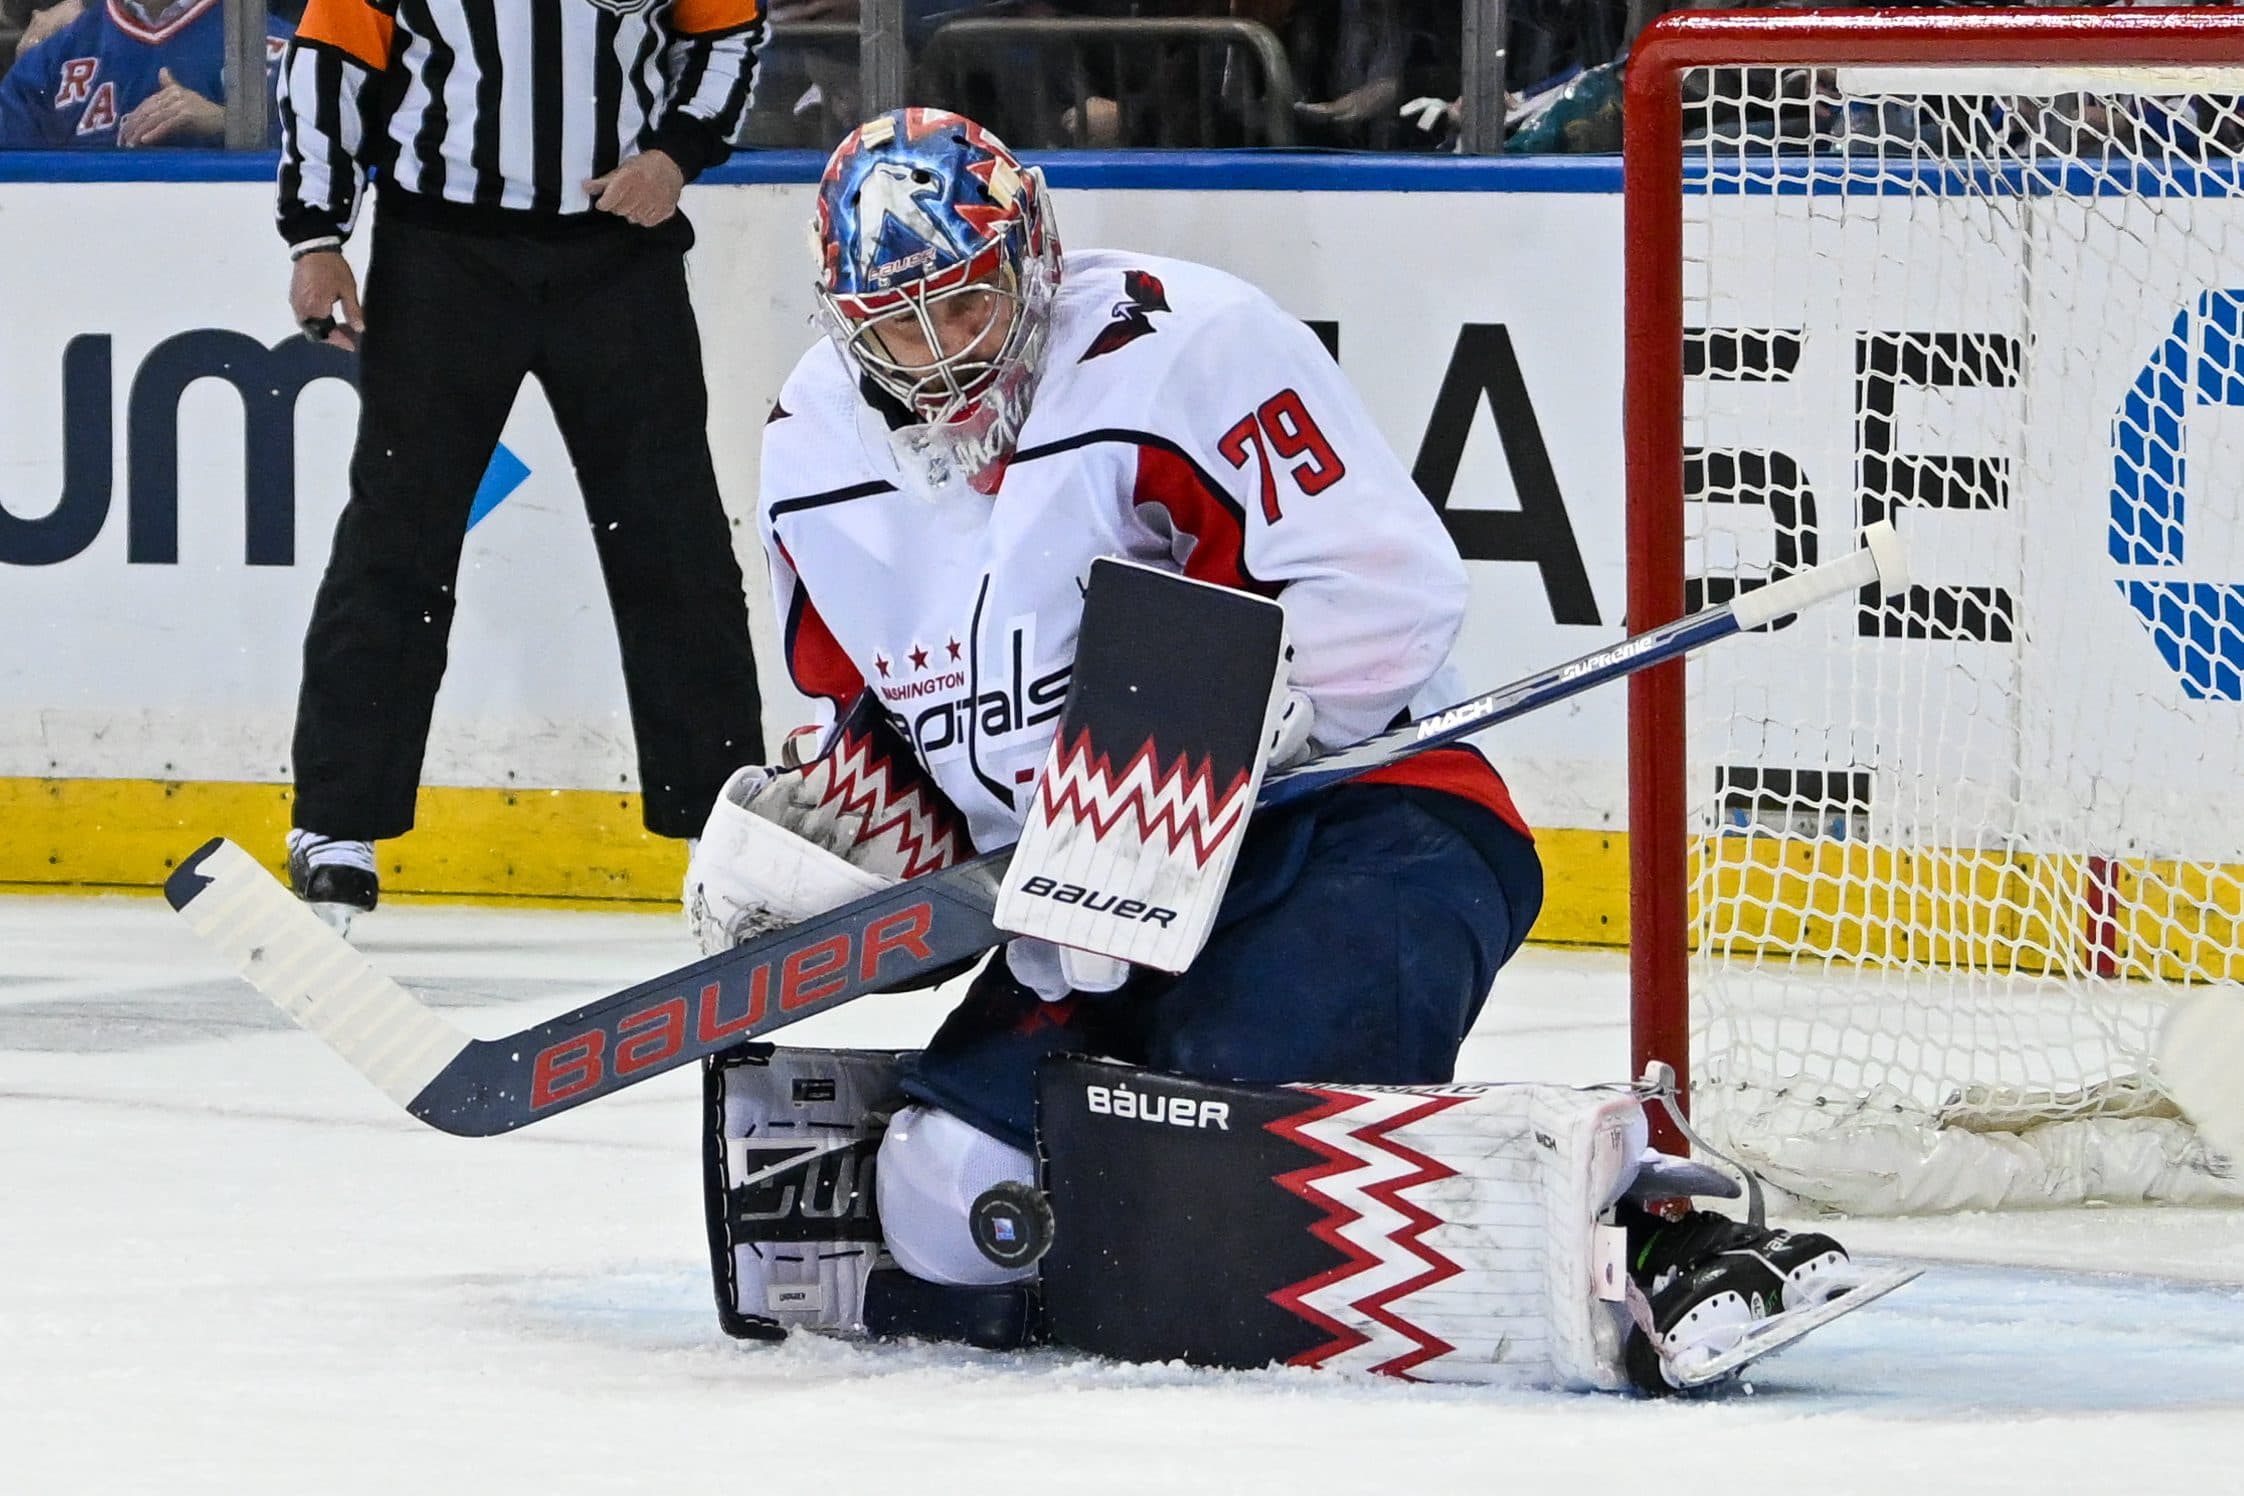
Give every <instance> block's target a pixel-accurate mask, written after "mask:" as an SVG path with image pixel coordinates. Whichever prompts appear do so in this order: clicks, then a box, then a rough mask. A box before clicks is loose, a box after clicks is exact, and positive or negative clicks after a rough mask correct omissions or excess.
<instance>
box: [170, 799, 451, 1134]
mask: <svg viewBox="0 0 2244 1496" xmlns="http://www.w3.org/2000/svg"><path fill="white" fill-rule="evenodd" d="M164 897H165V898H166V899H167V900H169V901H170V903H171V907H172V908H174V909H176V910H178V911H179V914H180V917H181V918H183V919H185V920H186V921H187V924H188V926H189V927H190V928H191V929H193V930H194V932H195V933H196V934H197V935H199V936H201V937H202V938H203V941H204V943H205V944H207V945H209V946H210V947H211V948H212V949H214V950H216V951H217V952H218V953H219V954H220V955H223V956H225V957H226V958H227V959H228V960H229V961H231V962H232V963H233V965H234V969H235V970H236V971H238V972H240V973H241V974H242V976H243V977H244V978H246V979H247V980H248V982H249V984H250V985H251V986H252V987H255V988H256V989H257V990H258V991H259V992H262V993H264V994H265V996H266V997H267V998H269V999H271V1000H272V1003H273V1006H274V1007H276V1008H279V1009H280V1010H281V1011H282V1012H283V1013H286V1014H287V1015H288V1016H289V1017H290V1018H291V1019H293V1020H295V1021H296V1022H297V1023H298V1024H299V1025H301V1026H302V1027H304V1028H306V1029H309V1030H310V1031H311V1032H312V1033H314V1034H317V1035H318V1036H319V1037H320V1038H321V1039H323V1040H324V1041H326V1043H327V1046H328V1048H330V1049H332V1050H334V1051H335V1052H336V1053H337V1054H339V1055H341V1056H342V1057H343V1058H344V1059H346V1060H348V1061H349V1062H350V1063H351V1066H352V1068H353V1069H355V1070H357V1071H358V1073H359V1074H361V1075H363V1076H365V1077H366V1078H367V1079H368V1080H370V1081H372V1082H373V1083H374V1084H375V1085H376V1086H377V1087H379V1088H380V1089H381V1091H382V1093H383V1094H384V1095H386V1096H388V1097H389V1098H390V1099H391V1100H392V1101H395V1102H396V1103H398V1105H400V1106H408V1105H410V1104H411V1103H412V1101H413V1099H414V1098H415V1097H416V1096H418V1095H420V1093H421V1091H422V1090H423V1088H425V1087H426V1086H427V1085H428V1083H429V1082H430V1081H431V1080H433V1079H435V1078H436V1076H437V1074H438V1073H439V1072H440V1071H442V1070H443V1069H444V1068H445V1066H447V1065H449V1064H450V1063H452V1061H453V1060H455V1059H457V1058H458V1057H459V1055H460V1053H461V1052H462V1051H463V1050H465V1049H466V1048H467V1047H468V1045H469V1043H470V1042H471V1041H470V1040H469V1039H468V1036H467V1035H465V1034H463V1033H461V1032H460V1031H459V1030H458V1029H456V1028H454V1027H453V1026H452V1025H451V1024H449V1023H447V1022H445V1021H444V1020H443V1019H442V1018H439V1017H438V1016H437V1015H436V1014H435V1013H433V1012H431V1011H430V1010H429V1008H428V1006H427V1005H426V1004H424V1003H423V1002H422V1001H421V1000H420V999H419V998H417V997H415V996H413V994H412V993H410V992H407V991H406V990H405V989H404V988H403V987H400V986H398V985H397V983H395V982H393V981H391V980H390V979H389V978H388V977H385V976H383V975H382V974H381V973H380V972H378V971H376V970H375V969H374V967H373V965H372V963H370V962H369V961H368V960H367V959H366V958H365V957H364V956H362V955H360V954H359V953H358V952H357V951H356V950H354V949H352V947H351V946H350V945H349V943H347V942H346V941H345V940H344V939H343V937H342V936H340V935H338V934H336V933H335V931H334V930H333V929H332V928H330V927H329V926H328V924H327V922H326V921H325V920H323V919H321V918H320V917H319V916H318V915H317V914H314V913H313V912H312V910H311V908H310V906H308V905H306V904H305V903H304V902H303V901H301V900H300V899H298V898H297V897H296V895H294V894H292V893H290V892H289V891H288V890H287V889H286V888H284V887H282V886H281V883H280V881H279V880H278V879H276V878H274V877H273V875H272V874H271V873H268V872H266V871H265V869H264V868H262V867H260V866H259V865H258V863H257V859H255V858H254V857H251V856H250V855H249V854H248V853H247V852H244V851H243V850H242V849H241V848H240V847H238V846H236V845H234V844H233V843H232V842H230V841H227V840H226V839H225V838H223V837H220V838H218V839H217V840H215V841H211V842H206V843H205V844H204V845H203V846H202V847H201V848H199V849H198V850H197V851H196V852H195V854H194V855H193V856H191V857H189V858H188V859H187V860H186V861H184V862H182V863H181V864H180V865H179V869H178V871H176V872H174V873H173V874H172V875H171V877H170V878H168V879H166V880H165V883H164Z"/></svg>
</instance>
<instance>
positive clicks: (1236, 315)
mask: <svg viewBox="0 0 2244 1496" xmlns="http://www.w3.org/2000/svg"><path fill="white" fill-rule="evenodd" d="M1053 316H1054V325H1053V329H1052V336H1051V339H1050V342H1049V344H1048V345H1047V351H1046V355H1045V360H1046V361H1045V369H1044V373H1043V376H1042V379H1041V381H1040V383H1039V384H1038V386H1037V389H1036V394H1035V400H1034V403H1033V404H1032V406H1031V408H1030V411H1029V415H1028V419H1027V421H1026V423H1025V424H1024V426H1023V427H1022V430H1021V433H1020V438H1019V442H1018V446H1017V449H1016V451H1015V453H1014V455H1013V457H1012V459H1011V460H1010V462H1009V463H1008V465H1007V466H1006V467H1005V468H1004V471H1003V475H1002V479H1001V481H1000V482H999V483H998V485H997V487H996V490H995V492H994V493H992V494H989V495H984V494H982V493H979V492H975V491H974V490H973V489H971V488H969V487H967V486H966V485H965V484H956V485H952V486H951V487H950V488H948V489H946V490H945V491H943V492H941V493H930V492H928V491H927V490H926V488H925V486H924V484H922V483H920V482H918V481H917V480H916V479H915V477H914V476H913V475H912V474H910V473H909V472H907V470H906V469H905V468H904V467H903V466H902V465H900V464H899V462H898V461H897V459H896V457H895V455H894V453H893V451H892V449H891V447H890V444H889V441H888V435H887V426H886V422H885V421H884V419H883V417H882V416H881V414H880V413H879V412H878V411H876V410H874V409H873V408H872V407H871V406H870V405H869V404H868V403H867V402H866V400H865V398H864V397H863V396H862V395H861V394H860V393H859V391H858V386H857V381H856V379H855V377H854V375H853V374H852V372H851V370H850V369H849V367H848V365H847V364H846V363H845V361H844V360H843V359H842V357H841V355H840V353H839V352H837V351H836V350H835V348H834V347H833V346H832V345H831V344H830V343H821V344H819V346H817V347H816V348H813V349H812V350H811V351H810V352H809V353H807V354H805V355H804V356H803V358H802V360H801V362H800V363H798V364H797V365H796V366H795V370H794V372H793V373H792V374H791V375H790V376H789V377H788V380H787V383H786V384H785V386H784V387H783V388H782V390H781V392H780V396H779V402H778V404H777V405H776V406H775V407H774V408H773V410H772V412H771V417H770V421H769V423H768V424H767V425H766V426H765V428H764V445H763V485H762V488H763V491H762V495H761V502H760V504H759V506H758V510H759V519H760V523H761V527H762V532H763V540H764V547H765V551H766V554H767V556H768V557H769V560H770V563H771V576H772V587H773V591H774V593H775V599H776V603H777V610H778V616H779V618H780V620H781V626H782V629H783V634H784V640H785V648H786V652H787V664H788V669H789V671H790V673H791V674H792V676H793V678H794V681H795V684H796V685H797V687H798V688H799V689H801V690H802V691H803V692H805V693H806V694H808V695H811V696H813V697H822V698H825V699H826V700H828V701H831V702H833V703H834V704H835V707H836V708H837V709H841V708H845V707H846V706H847V705H848V704H849V703H850V702H852V701H853V700H855V698H856V697H857V695H858V694H859V692H861V691H866V690H869V691H871V692H873V693H875V695H877V697H878V698H879V700H880V701H881V702H882V704H883V705H884V706H885V707H886V709H887V711H888V713H889V715H890V717H891V719H892V720H894V721H895V722H896V723H897V724H898V725H899V726H900V728H901V729H902V730H903V732H904V733H905V735H906V736H907V737H909V738H910V740H911V741H912V743H913V744H914V745H915V746H916V747H917V749H918V752H919V756H920V758H921V760H922V761H923V762H924V763H925V764H926V766H927V768H928V771H929V773H930V774H932V775H933V777H934V778H935V780H936V782H937V783H938V784H939V785H940V786H941V787H942V789H943V790H944V792H945V793H946V794H948V795H949V797H950V799H951V800H952V801H953V802H954V803H955V804H956V805H957V806H958V807H959V809H960V810H961V811H962V812H963V813H964V814H965V816H966V819H967V824H968V828H969V831H970V834H971V835H972V838H973V840H974V843H975V845H976V847H977V848H980V849H982V850H987V849H989V848H992V847H996V846H1002V845H1004V844H1006V843H1008V842H1011V841H1012V840H1014V838H1015V837H1016V836H1017V835H1018V833H1019V830H1020V826H1021V822H1022V819H1023V817H1024V816H1025V815H1026V813H1027V809H1028V805H1029V798H1030V790H1031V788H1032V786H1033V785H1034V783H1035V780H1036V777H1037V775H1038V774H1039V773H1040V772H1041V770H1042V767H1043V764H1044V757H1045V752H1046V749H1047V747H1048V745H1049V743H1050V741H1051V737H1052V733H1053V730H1054V727H1055V725H1056V724H1057V721H1058V718H1059V715H1060V710H1061V707H1062V705H1063V704H1064V703H1065V700H1066V697H1067V688H1068V680H1069V673H1070V663H1071V661H1072V660H1073V659H1074V656H1075V641H1076V629H1077V625H1078V623H1079V620H1080V617H1081V613H1082V603H1083V592H1082V589H1083V587H1084V586H1085V584H1086V581H1087V578H1088V572H1089V568H1090V564H1091V562H1092V561H1093V560H1094V559H1096V558H1098V557H1100V556H1121V557H1127V558H1129V559H1131V560H1134V561H1141V562H1145V563H1148V564H1151V565H1156V566H1161V567H1165V568H1168V569H1170V570H1174V571H1178V572H1182V573H1184V574H1185V575H1187V576H1191V577H1194V578H1198V579H1200V580H1204V581H1212V582H1220V583H1223V584H1225V585H1227V586H1233V587H1240V588H1246V589H1251V590H1254V591H1258V592H1261V593H1263V594H1265V595H1268V596H1274V597H1276V598H1277V599H1278V601H1279V603H1280V604H1281V605H1282V606H1283V607H1284V608H1285V611H1286V627H1287V634H1288V638H1289V639H1290V641H1291V643H1292V645H1293V651H1294V657H1293V671H1292V683H1293V685H1294V688H1295V689H1297V690H1299V691H1301V692H1302V693H1304V694H1305V695H1306V696H1308V697H1309V699H1310V701H1311V702H1312V704H1313V705H1314V706H1315V709H1316V716H1315V722H1314V726H1313V730H1312V741H1313V743H1314V744H1315V746H1316V747H1317V748H1319V749H1329V748H1334V747H1339V746H1342V745H1345V744H1348V743H1353V742H1356V741H1358V740H1360V739H1362V738H1365V737H1368V736H1370V735H1371V734H1372V733H1374V732H1377V731H1379V730H1381V729H1383V728H1385V727H1387V726H1388V725H1390V724H1391V723H1392V722H1393V721H1394V720H1395V719H1396V717H1397V715H1398V714H1399V713H1401V712H1403V711H1404V710H1405V708H1406V707H1409V706H1411V705H1412V704H1413V702H1414V698H1417V697H1418V696H1419V695H1420V692H1421V690H1422V688H1424V687H1425V686H1426V685H1427V684H1428V682H1429V681H1430V680H1431V679H1433V677H1434V676H1435V673H1436V672H1437V670H1441V667H1442V666H1443V664H1444V662H1445V661H1446V659H1447V657H1448V654H1449V651H1450V647H1451V645H1452V643H1453V642H1454V641H1455V639H1456V636H1457V629H1458V624H1459V622H1460V620H1461V619H1462V617H1463V615H1464V610H1465V568H1464V563H1463V562H1462V561H1461V560H1460V559H1459V557H1458V554H1457V547H1456V545H1455V544H1454V543H1453V542H1452V541H1451V540H1450V538H1449V534H1448V532H1447V531H1446V530H1445V529H1443V527H1442V524H1441V520H1440V517H1439V516H1438V515H1437V514H1436V513H1435V512H1434V509H1433V506H1432V505H1430V504H1429V503H1428V502H1427V501H1426V499H1425V497H1424V495H1422V494H1421V493H1420V492H1419V491H1418V489H1417V487H1416V486H1415V485H1414V484H1413V483H1412V482H1411V480H1410V476H1409V474H1408V473H1407V472H1405V471H1404V469H1403V467H1402V464H1401V463H1400V462H1399V461H1398V460H1397V458H1396V457H1395V454H1394V453H1393V452H1392V451H1391V450H1389V448H1388V446H1387V443H1386V440H1385V438H1383V437H1382V436H1381V435H1380V434H1379V431H1378V429H1377V428H1376V427H1375V426H1374V425H1373V424H1372V421H1371V418H1370V417H1369V415H1368V414H1366V412H1365V411H1364V408H1363V404H1362V402H1361V401H1360V400H1359V399H1358V398H1357V396H1356V393H1355V391H1354V389H1352V388H1351V387H1350V386H1349V384H1348V382H1347V380H1346V379H1345V378H1344V377H1343V376H1342V375H1341V373H1340V370H1339V369H1338V368H1337V367H1336V366H1335V365H1334V363H1333V361H1332V359H1331V358H1330V357H1329V356H1328V355H1327V354H1326V352H1325V350H1324V348H1323V347H1322V346H1321V345H1320V344H1319V343H1318V342H1317V340H1316V338H1315V336H1314V335H1313V334H1312V333H1310V331H1309V330H1308V329H1307V328H1305V327H1304V326H1302V324H1301V323H1300V322H1298V321H1296V320H1295V319H1294V318H1292V317H1291V316H1289V315H1287V314H1286V313H1285V312H1284V311H1283V310H1282V309H1280V308H1279V307H1278V305H1277V304H1276V303H1275V302H1273V301H1271V300H1270V298H1269V297H1268V296H1266V295H1264V294H1263V293H1262V292H1261V291H1259V290H1257V289H1256V288H1255V287H1253V286H1251V285H1249V284H1247V283H1246V282H1244V281H1241V280H1239V279H1238V278H1236V277H1234V276H1231V275H1227V274H1225V273H1224V272H1222V271H1219V270H1215V269H1211V268H1209V267H1208V266H1205V265H1196V264H1190V263H1187V262H1184V261H1180V260H1168V259H1160V258H1157V257H1154V256H1149V255H1134V254H1123V253H1119V252H1116V251H1110V250H1087V251H1081V252H1077V253H1071V254H1069V255H1068V256H1067V257H1066V261H1065V270H1064V275H1063V277H1062V280H1061V284H1060V289H1059V294H1058V298H1057V304H1056V306H1055V309H1054V313H1053ZM1176 657H1177V667H1178V668H1179V669H1183V670H1189V669H1191V668H1192V641H1191V640H1189V639H1179V640H1177V641H1176ZM1442 673H1443V674H1444V675H1447V674H1449V672H1447V671H1443V672H1442ZM1449 704H1451V702H1450V701H1449V700H1435V701H1424V702H1419V703H1417V705H1418V707H1419V709H1420V710H1431V709H1433V708H1436V707H1440V706H1446V705H1449ZM1367 777H1370V778H1374V779H1378V780H1381V781H1384V782H1390V783H1405V784H1418V785H1423V786H1427V787H1430V788H1436V789H1442V790H1447V791H1449V792H1451V793H1455V794H1460V795H1463V796H1465V797H1466V798H1468V799H1471V800H1474V801H1477V802H1479V803H1481V804H1483V805H1485V806H1486V807H1488V808H1489V809H1491V810H1493V811H1494V812H1495V813H1496V814H1498V815H1500V816H1502V817H1503V818H1504V819H1505V820H1506V821H1508V822H1510V823H1511V824H1512V825H1514V826H1517V827H1519V828H1520V829H1521V830H1525V827H1524V825H1523V823H1522V822H1521V821H1520V819H1519V816H1518V813H1517V812H1516V811H1515V810H1513V808H1512V805H1511V801H1510V799H1509V797H1508V795H1506V794H1505V792H1504V788H1503V785H1502V783H1501V781H1499V780H1498V779H1497V778H1496V776H1495V774H1494V773H1493V772H1492V771H1491V770H1490V769H1489V768H1488V766H1487V764H1486V763H1485V762H1484V761H1483V760H1481V759H1480V757H1479V756H1478V755H1477V754H1474V753H1472V752H1471V751H1470V750H1448V751H1436V752H1434V753H1430V754H1424V755H1420V756H1419V757H1417V758H1415V759H1412V760H1408V761H1406V762H1405V763H1403V764H1400V765H1397V766H1395V767H1394V768H1392V769H1389V770H1386V771H1382V772H1380V773H1378V774H1375V775H1372V776H1367Z"/></svg>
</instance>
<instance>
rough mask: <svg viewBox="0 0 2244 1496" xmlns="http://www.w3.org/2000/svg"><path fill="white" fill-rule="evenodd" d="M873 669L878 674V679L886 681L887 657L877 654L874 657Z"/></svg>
mask: <svg viewBox="0 0 2244 1496" xmlns="http://www.w3.org/2000/svg"><path fill="white" fill-rule="evenodd" d="M873 668H874V669H875V670H878V671H879V672H880V678H881V679H882V680H886V679H888V656H887V655H879V654H877V655H874V656H873Z"/></svg>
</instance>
